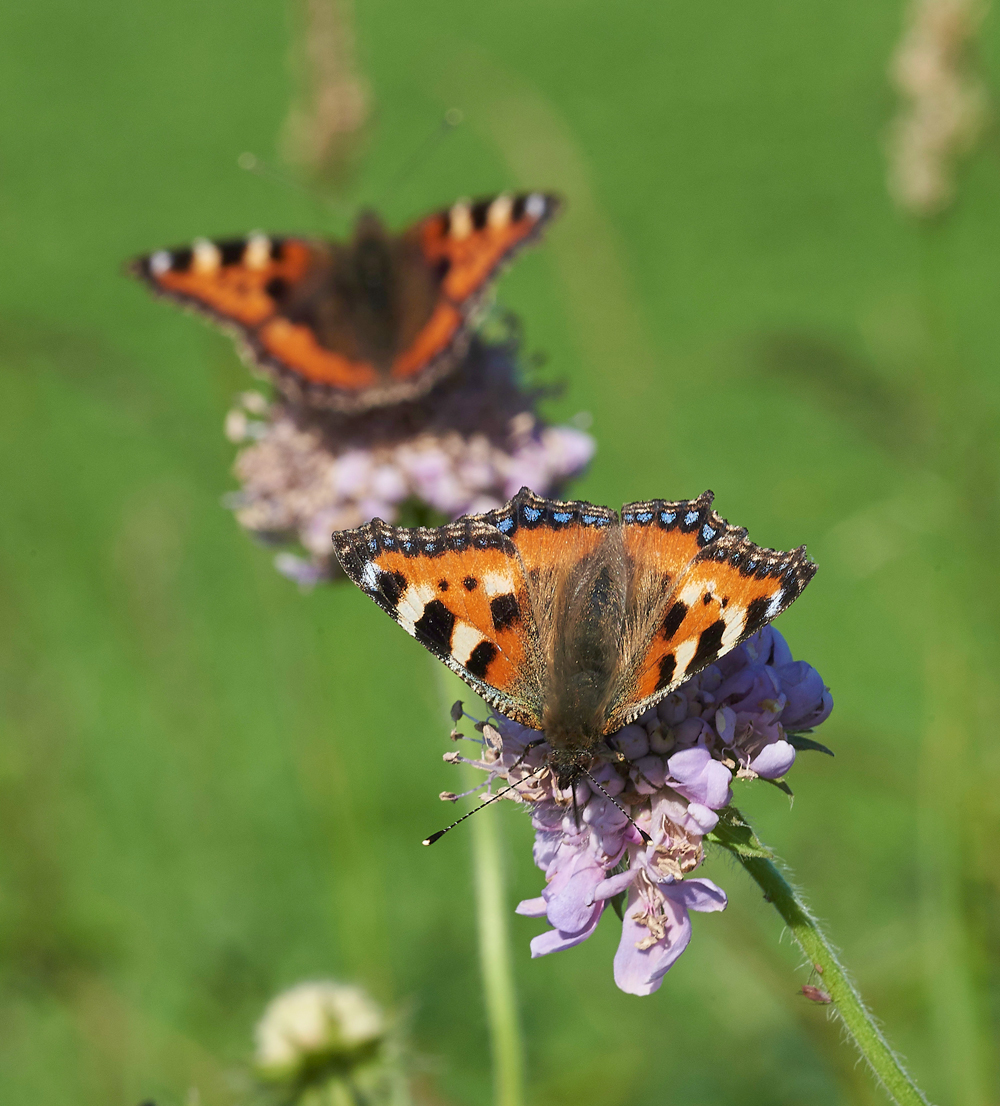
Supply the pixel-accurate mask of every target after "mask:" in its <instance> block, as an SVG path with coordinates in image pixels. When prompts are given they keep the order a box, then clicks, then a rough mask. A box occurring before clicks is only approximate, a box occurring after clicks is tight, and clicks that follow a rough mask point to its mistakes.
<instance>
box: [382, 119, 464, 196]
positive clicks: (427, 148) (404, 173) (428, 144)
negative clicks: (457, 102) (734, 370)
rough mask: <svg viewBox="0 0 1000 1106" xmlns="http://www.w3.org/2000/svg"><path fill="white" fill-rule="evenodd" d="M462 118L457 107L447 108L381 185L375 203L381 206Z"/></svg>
mask: <svg viewBox="0 0 1000 1106" xmlns="http://www.w3.org/2000/svg"><path fill="white" fill-rule="evenodd" d="M464 118H465V116H464V115H463V114H462V112H461V110H460V109H459V108H448V110H447V111H446V112H445V113H444V115H443V116H442V117H441V122H440V124H439V125H438V126H437V127H435V128H434V130H433V131H432V132H431V133H430V134H429V135H428V136H427V138H425V139H424V141H423V143H422V144H421V145H420V146H418V147H417V148H416V150H414V151H413V153H412V154H411V155H410V156H409V157H408V158H407V159H406V161H404V162H403V164H402V165H401V166H400V167H399V168H398V169H397V170H396V172H395V173H394V174H393V176H391V177H390V178H389V181H388V183H387V184H386V185H384V186H383V188H382V190H381V192H379V194H378V195H377V196H376V198H375V203H376V205H377V206H379V207H381V206H382V204H384V203H385V202H386V200H388V199H389V197H390V196H391V195H392V193H393V191H394V190H395V189H396V188H398V187H399V186H400V185H401V184H402V183H403V182H404V181H405V180H406V179H407V177H410V176H412V174H413V172H414V170H415V169H417V168H418V167H419V165H420V164H421V162H423V161H426V159H427V158H428V157H429V156H430V155H431V154H432V153H433V152H434V149H435V148H436V147H437V144H438V143H439V142H440V141H441V139H442V138H444V136H445V135H446V134H450V133H451V132H452V131H453V130H454V129H455V128H456V127H457V126H458V125H459V123H461V122H462V120H463V119H464Z"/></svg>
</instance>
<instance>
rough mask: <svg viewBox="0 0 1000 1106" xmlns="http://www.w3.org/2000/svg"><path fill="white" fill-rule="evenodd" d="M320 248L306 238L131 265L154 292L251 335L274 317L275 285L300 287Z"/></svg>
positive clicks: (216, 246) (232, 243) (223, 245)
mask: <svg viewBox="0 0 1000 1106" xmlns="http://www.w3.org/2000/svg"><path fill="white" fill-rule="evenodd" d="M317 250H318V247H317V246H316V244H314V243H310V242H308V241H306V240H305V239H302V238H274V239H271V238H268V237H267V236H266V235H263V234H251V235H250V236H249V237H248V238H237V239H231V240H228V241H224V242H223V241H220V242H209V241H207V240H206V239H199V240H198V241H197V242H195V244H194V245H193V246H183V247H179V248H178V249H173V250H157V251H156V253H152V254H147V255H146V256H144V257H140V258H137V259H136V260H135V261H134V262H132V264H131V266H130V268H131V271H132V273H133V274H134V275H135V276H137V277H139V279H140V280H143V281H145V282H146V283H147V284H148V285H149V286H150V287H151V288H152V289H153V291H154V292H156V293H158V294H159V295H162V296H166V297H167V298H169V299H172V300H176V301H177V302H178V303H182V304H184V305H185V306H186V307H190V308H192V309H194V310H195V311H198V312H200V313H201V314H204V315H207V316H208V317H209V318H211V319H212V320H214V321H215V322H217V323H220V324H222V325H223V326H226V325H229V326H236V327H237V328H238V329H239V330H240V331H243V332H245V331H248V330H251V329H254V328H256V327H258V326H260V325H261V324H262V323H264V322H265V321H266V320H267V319H270V318H272V317H273V316H274V314H275V312H276V310H277V301H276V299H275V297H274V296H273V295H272V294H271V293H270V292H269V291H268V288H269V286H270V287H271V288H274V287H275V285H274V283H273V282H275V281H280V282H282V284H283V285H285V286H287V285H291V284H297V283H298V282H299V281H301V280H302V279H303V277H304V276H305V274H306V273H307V272H308V271H309V269H310V267H311V266H312V265H313V264H314V259H315V256H316V253H317Z"/></svg>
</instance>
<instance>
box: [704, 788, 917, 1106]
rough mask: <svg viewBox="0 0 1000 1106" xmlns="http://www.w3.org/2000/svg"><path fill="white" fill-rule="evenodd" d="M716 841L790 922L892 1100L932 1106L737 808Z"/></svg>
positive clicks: (715, 836)
mask: <svg viewBox="0 0 1000 1106" xmlns="http://www.w3.org/2000/svg"><path fill="white" fill-rule="evenodd" d="M710 839H711V840H713V841H715V842H716V844H719V845H722V846H723V848H725V849H728V850H729V852H731V853H732V854H733V855H734V856H735V857H736V859H737V860H738V861H739V862H740V864H742V865H743V867H744V868H745V869H746V871H747V872H748V873H749V875H750V877H751V878H752V879H753V880H754V882H755V883H756V884H757V885H758V887H760V889H761V890H762V891H763V892H764V898H765V899H766V900H767V901H768V902H769V903H771V905H772V906H773V907H774V908H775V910H777V911H778V913H779V914H780V915H781V917H782V918H783V919H784V921H785V924H786V925H787V926H788V928H789V929H790V930H791V933H792V936H793V937H794V938H795V941H796V942H797V944H798V946H799V948H801V949H802V951H803V952H804V953H805V955H806V956H807V957H808V958H809V961H810V963H812V964H814V965H815V966H816V969H817V971H818V972H819V973H820V975H821V977H822V978H821V981H820V983H819V987H820V988H821V989H822V990H823V991H825V992H826V993H827V994H828V995H829V996H830V1000H831V1002H832V1004H833V1007H834V1009H835V1010H836V1012H837V1015H838V1016H839V1018H840V1020H841V1021H842V1022H843V1024H844V1028H845V1029H846V1030H847V1032H848V1033H849V1034H850V1036H851V1038H852V1039H853V1041H854V1044H855V1045H856V1046H857V1049H858V1052H860V1053H861V1056H862V1058H863V1059H864V1060H865V1062H866V1063H867V1064H868V1066H869V1068H870V1069H871V1071H872V1073H873V1074H874V1076H875V1078H876V1079H877V1080H878V1081H879V1082H880V1083H881V1084H882V1087H883V1089H884V1090H885V1092H886V1093H887V1094H888V1096H889V1098H890V1099H892V1101H893V1102H895V1103H898V1104H899V1106H929V1103H928V1099H927V1098H926V1097H925V1095H924V1093H923V1092H922V1091H921V1090H920V1089H919V1088H918V1087H917V1085H916V1084H915V1083H914V1082H913V1080H912V1079H911V1078H910V1076H909V1074H908V1073H907V1071H906V1069H905V1068H904V1067H903V1064H902V1062H901V1061H900V1059H899V1057H898V1056H897V1055H896V1054H895V1053H894V1052H893V1051H892V1049H891V1048H890V1047H889V1043H888V1041H886V1039H885V1037H884V1036H883V1035H882V1030H881V1029H880V1028H879V1027H878V1024H877V1023H876V1022H875V1019H874V1018H873V1017H872V1015H871V1014H870V1013H869V1011H868V1009H867V1008H866V1007H865V1004H864V1003H863V1002H862V1001H861V996H860V995H859V994H858V992H857V991H856V990H855V988H854V984H853V983H852V982H851V980H850V978H849V977H848V975H847V972H846V971H845V969H844V966H843V965H842V964H841V962H840V960H839V959H838V958H837V954H836V953H835V952H834V950H833V948H832V947H831V945H830V942H829V941H828V940H827V939H826V935H825V934H824V933H823V931H822V929H820V927H819V924H818V922H817V921H816V919H815V918H814V917H813V915H812V913H811V912H810V910H809V907H808V906H806V904H805V903H804V902H803V900H802V898H801V896H800V895H799V894H798V893H797V892H796V891H795V889H794V888H793V887H792V886H791V884H789V882H788V880H787V879H785V877H784V875H782V873H781V869H780V868H779V867H778V864H777V863H776V857H775V856H774V854H773V853H772V852H771V850H770V849H769V848H767V846H766V845H763V844H762V843H761V841H760V839H759V838H758V837H757V835H756V834H755V833H754V831H753V830H752V829H751V828H750V826H749V824H748V823H747V821H746V820H745V819H744V817H743V815H742V814H741V813H740V812H739V811H738V810H737V809H736V807H727V808H726V810H724V811H722V817H721V819H720V821H719V824H718V826H716V828H715V830H714V831H713V832H712V834H711V835H710Z"/></svg>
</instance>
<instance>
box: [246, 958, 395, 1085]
mask: <svg viewBox="0 0 1000 1106" xmlns="http://www.w3.org/2000/svg"><path fill="white" fill-rule="evenodd" d="M385 1035H386V1019H385V1015H384V1013H383V1011H382V1009H381V1007H379V1006H378V1005H377V1004H376V1003H375V1002H374V1001H373V1000H372V999H371V998H370V997H369V995H368V994H367V993H366V992H365V991H364V990H362V989H361V988H360V987H355V986H351V985H348V984H344V983H334V982H332V981H330V980H321V981H318V982H313V983H299V984H298V985H297V986H295V987H292V988H290V989H289V990H287V991H283V992H282V993H281V994H280V995H278V996H277V997H276V998H274V999H273V1000H272V1001H271V1003H270V1004H269V1005H268V1007H267V1009H266V1010H265V1011H264V1016H263V1017H262V1018H261V1020H260V1022H259V1023H258V1025H257V1030H256V1043H257V1048H256V1053H255V1057H254V1061H255V1065H256V1068H257V1070H258V1072H259V1074H260V1075H261V1076H262V1077H263V1078H264V1079H266V1080H268V1081H278V1082H292V1083H302V1082H308V1081H309V1080H310V1078H311V1077H312V1076H314V1075H316V1076H322V1075H327V1074H328V1073H329V1072H330V1071H331V1070H336V1071H341V1072H343V1071H350V1069H352V1068H353V1067H355V1066H357V1065H358V1064H361V1063H364V1062H366V1061H368V1060H370V1059H371V1057H372V1055H373V1054H374V1052H375V1051H376V1050H377V1047H378V1045H379V1043H380V1042H381V1041H382V1040H383V1038H384V1037H385Z"/></svg>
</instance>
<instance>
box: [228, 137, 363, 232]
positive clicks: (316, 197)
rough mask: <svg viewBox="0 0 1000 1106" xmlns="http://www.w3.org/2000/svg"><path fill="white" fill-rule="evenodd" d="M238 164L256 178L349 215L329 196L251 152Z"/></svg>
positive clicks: (238, 160)
mask: <svg viewBox="0 0 1000 1106" xmlns="http://www.w3.org/2000/svg"><path fill="white" fill-rule="evenodd" d="M236 164H237V165H238V166H239V167H240V168H241V169H243V170H244V171H245V172H247V173H253V175H254V176H255V177H260V178H261V180H266V181H270V182H271V184H280V185H282V187H284V188H290V189H291V190H292V191H293V192H298V193H299V195H300V196H307V197H308V198H309V199H310V200H313V201H314V202H316V203H318V204H322V206H323V207H326V208H329V209H330V210H331V211H334V212H336V213H337V214H338V215H341V216H346V215H347V210H346V208H344V207H343V206H342V205H341V204H338V203H337V202H336V201H335V200H331V199H330V197H329V196H324V195H323V194H322V193H321V192H317V191H315V190H314V189H312V188H307V187H306V186H305V185H304V184H300V183H299V182H298V181H297V180H295V179H294V177H290V176H288V175H287V174H286V173H282V172H281V170H279V169H275V168H274V166H272V165H268V164H267V162H266V161H261V159H260V158H259V157H258V156H257V155H256V154H251V153H250V152H249V151H247V152H245V153H242V154H240V156H239V157H238V158H237V159H236Z"/></svg>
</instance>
